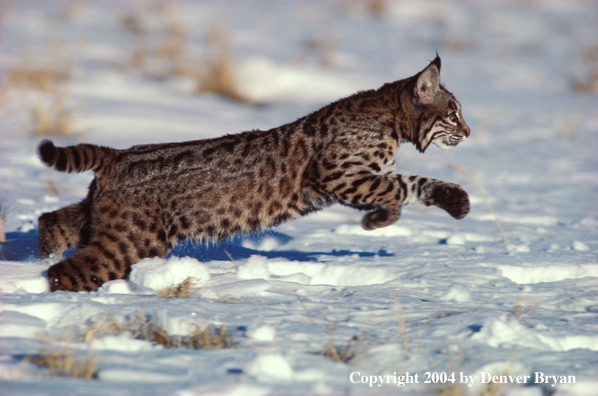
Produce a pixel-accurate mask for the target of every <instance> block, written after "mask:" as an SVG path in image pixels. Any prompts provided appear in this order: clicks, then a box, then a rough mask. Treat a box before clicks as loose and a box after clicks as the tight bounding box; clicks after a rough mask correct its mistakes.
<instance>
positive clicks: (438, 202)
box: [426, 183, 469, 219]
mask: <svg viewBox="0 0 598 396" xmlns="http://www.w3.org/2000/svg"><path fill="white" fill-rule="evenodd" d="M430 205H435V206H438V207H439V208H442V209H444V210H446V211H447V212H448V214H450V215H451V216H453V217H454V218H455V219H462V218H464V217H465V216H466V215H467V213H469V196H468V195H467V193H466V192H465V191H464V190H463V189H462V188H461V187H459V186H458V185H456V184H449V183H440V184H438V185H436V186H434V188H433V189H432V193H431V194H430V197H429V198H428V199H427V200H426V206H430Z"/></svg>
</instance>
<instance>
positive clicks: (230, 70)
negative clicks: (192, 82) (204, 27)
mask: <svg viewBox="0 0 598 396" xmlns="http://www.w3.org/2000/svg"><path fill="white" fill-rule="evenodd" d="M207 42H208V51H207V53H208V55H207V56H206V57H205V59H204V61H203V62H202V66H201V67H200V70H199V74H198V75H199V77H198V78H199V82H198V87H197V91H198V92H206V93H213V94H217V95H220V96H222V97H225V98H228V99H231V100H234V101H236V102H241V103H246V104H251V105H257V103H255V102H254V101H252V100H251V99H249V98H248V97H246V96H245V95H243V94H242V93H241V92H240V90H239V86H238V82H237V80H236V76H235V71H234V63H233V49H232V44H231V42H230V40H229V38H228V36H227V35H226V34H225V33H224V32H222V31H221V30H219V29H212V30H211V31H210V32H208V37H207Z"/></svg>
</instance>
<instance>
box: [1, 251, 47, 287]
mask: <svg viewBox="0 0 598 396" xmlns="http://www.w3.org/2000/svg"><path fill="white" fill-rule="evenodd" d="M0 257H1V256H0ZM0 270H1V272H0V292H1V293H15V292H17V291H21V292H27V293H45V292H47V291H49V290H50V287H49V285H48V278H47V277H46V276H44V275H42V272H44V271H45V270H46V266H45V265H42V264H40V263H28V265H27V266H23V265H21V264H20V263H13V262H9V261H0Z"/></svg>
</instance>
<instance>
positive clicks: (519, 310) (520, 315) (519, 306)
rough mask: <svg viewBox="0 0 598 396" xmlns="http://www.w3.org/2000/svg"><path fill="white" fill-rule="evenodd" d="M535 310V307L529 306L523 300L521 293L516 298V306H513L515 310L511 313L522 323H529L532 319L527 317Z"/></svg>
mask: <svg viewBox="0 0 598 396" xmlns="http://www.w3.org/2000/svg"><path fill="white" fill-rule="evenodd" d="M535 312H536V308H535V307H529V306H528V305H527V304H525V303H523V302H521V293H519V294H518V295H517V299H516V300H515V308H513V311H512V312H510V313H509V315H512V316H515V317H516V318H517V320H518V321H520V322H522V323H525V324H529V323H531V322H532V321H531V320H529V319H526V318H525V317H526V316H527V315H531V314H533V313H535Z"/></svg>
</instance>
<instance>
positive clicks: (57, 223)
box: [38, 200, 87, 258]
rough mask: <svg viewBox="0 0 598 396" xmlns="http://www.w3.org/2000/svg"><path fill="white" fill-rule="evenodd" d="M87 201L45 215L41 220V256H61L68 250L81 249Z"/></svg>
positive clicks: (39, 233) (39, 231)
mask: <svg viewBox="0 0 598 396" xmlns="http://www.w3.org/2000/svg"><path fill="white" fill-rule="evenodd" d="M85 206H86V201H85V200H84V201H82V202H79V203H77V204H74V205H70V206H67V207H65V208H62V209H59V210H56V211H54V212H50V213H44V214H43V215H41V216H40V218H39V226H38V241H39V255H40V257H42V258H45V257H48V256H50V255H51V254H56V255H60V254H62V252H64V251H65V250H67V249H72V248H77V247H81V246H80V245H81V235H82V231H83V228H84V227H85V223H86V220H87V219H86V213H85Z"/></svg>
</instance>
